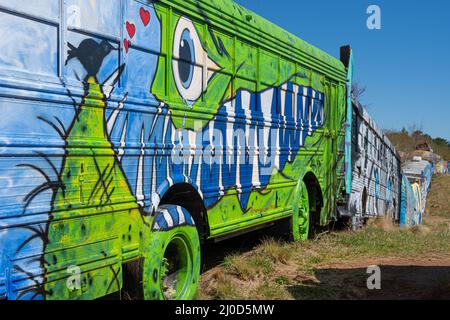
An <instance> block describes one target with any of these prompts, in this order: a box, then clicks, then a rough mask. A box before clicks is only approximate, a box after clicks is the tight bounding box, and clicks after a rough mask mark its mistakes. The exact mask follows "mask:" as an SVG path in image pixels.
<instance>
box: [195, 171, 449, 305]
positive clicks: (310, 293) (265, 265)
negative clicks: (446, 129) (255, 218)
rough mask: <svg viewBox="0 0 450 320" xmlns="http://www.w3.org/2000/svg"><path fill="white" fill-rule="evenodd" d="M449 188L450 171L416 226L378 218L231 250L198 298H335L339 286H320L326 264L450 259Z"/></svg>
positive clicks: (436, 184) (437, 181)
mask: <svg viewBox="0 0 450 320" xmlns="http://www.w3.org/2000/svg"><path fill="white" fill-rule="evenodd" d="M449 187H450V176H447V177H438V178H436V179H435V181H434V186H433V189H432V193H431V195H430V198H429V200H428V206H429V213H430V214H429V215H426V216H425V217H424V224H423V225H422V226H419V227H416V228H412V229H408V230H405V229H400V228H398V227H397V226H395V225H393V224H392V223H391V222H390V221H388V220H385V219H375V220H371V221H370V222H369V223H368V225H367V226H366V228H365V229H364V230H361V231H358V232H333V233H330V234H326V235H324V236H322V237H321V238H320V239H319V240H317V241H309V242H301V243H300V242H299V243H283V242H280V241H278V240H274V239H271V238H267V239H264V240H263V241H262V242H261V243H260V244H259V245H257V246H256V247H255V248H254V250H252V251H250V252H247V253H244V254H239V253H235V254H232V255H229V256H227V257H226V258H225V259H224V261H223V263H222V264H221V265H220V266H219V267H216V268H214V269H211V270H209V271H208V272H207V273H205V274H204V275H203V276H202V281H201V294H200V297H199V298H200V299H321V298H324V299H333V298H336V297H337V294H338V291H339V290H336V288H335V287H333V286H330V287H323V286H318V283H319V282H320V281H319V279H318V278H317V270H319V269H321V268H326V267H328V266H331V265H342V264H347V263H350V262H352V261H353V262H355V261H359V262H361V263H362V264H364V263H369V262H370V261H372V260H373V259H384V258H395V259H404V260H405V259H406V261H407V260H408V259H412V258H418V257H419V258H423V257H425V256H427V257H429V256H433V257H434V256H437V257H442V256H443V257H447V258H449V256H450V203H449V197H448V196H447V195H448V191H449V190H450V189H449ZM329 281H330V282H331V283H332V282H333V280H332V279H331V280H329ZM356 291H357V290H356V289H355V292H356ZM355 298H358V295H357V294H356V293H355Z"/></svg>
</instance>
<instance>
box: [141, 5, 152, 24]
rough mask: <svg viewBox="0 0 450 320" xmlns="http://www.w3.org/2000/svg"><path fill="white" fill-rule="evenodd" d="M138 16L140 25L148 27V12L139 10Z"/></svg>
mask: <svg viewBox="0 0 450 320" xmlns="http://www.w3.org/2000/svg"><path fill="white" fill-rule="evenodd" d="M140 14H141V20H142V23H143V24H144V26H148V24H149V23H150V11H148V10H145V9H144V8H141V10H140Z"/></svg>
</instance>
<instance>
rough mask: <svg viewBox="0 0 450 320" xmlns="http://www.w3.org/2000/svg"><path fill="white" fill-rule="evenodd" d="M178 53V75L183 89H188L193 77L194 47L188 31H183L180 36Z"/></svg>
mask: <svg viewBox="0 0 450 320" xmlns="http://www.w3.org/2000/svg"><path fill="white" fill-rule="evenodd" d="M179 52H180V61H179V63H178V73H179V75H180V80H181V83H182V85H183V87H184V88H185V89H189V87H190V86H191V83H192V78H193V77H194V65H195V47H194V41H193V40H192V37H191V32H190V31H189V30H188V29H184V31H183V34H182V35H181V41H180V48H179Z"/></svg>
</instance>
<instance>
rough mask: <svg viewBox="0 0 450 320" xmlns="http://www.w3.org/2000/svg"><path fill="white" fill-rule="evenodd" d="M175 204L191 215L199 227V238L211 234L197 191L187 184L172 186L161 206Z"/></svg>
mask: <svg viewBox="0 0 450 320" xmlns="http://www.w3.org/2000/svg"><path fill="white" fill-rule="evenodd" d="M163 204H173V205H177V206H180V207H183V208H185V209H186V210H187V211H189V213H190V214H191V216H192V218H193V219H194V221H195V225H196V226H197V229H198V233H199V237H200V239H201V240H203V239H205V238H206V237H207V236H208V234H209V227H208V222H207V215H206V208H205V205H204V203H203V200H202V198H201V197H200V194H199V193H198V192H197V190H196V189H195V188H194V187H193V186H191V185H190V184H187V183H180V184H176V185H174V186H172V187H171V188H170V189H169V190H167V192H166V193H165V194H164V196H163V198H162V199H161V202H160V205H163Z"/></svg>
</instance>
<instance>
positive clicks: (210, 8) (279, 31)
mask: <svg viewBox="0 0 450 320" xmlns="http://www.w3.org/2000/svg"><path fill="white" fill-rule="evenodd" d="M162 2H167V3H173V4H175V6H179V7H180V8H183V7H189V8H192V6H195V7H196V8H197V9H198V8H201V10H202V11H203V12H204V13H205V14H206V16H207V17H208V20H209V21H210V22H212V24H213V25H219V26H222V27H224V28H231V29H232V30H234V32H235V33H238V34H243V35H245V36H247V37H250V38H252V39H258V41H259V42H260V43H264V44H265V45H267V46H270V47H272V48H274V47H275V48H274V49H275V51H276V50H279V51H282V52H287V53H288V54H289V55H292V54H294V55H295V54H297V55H298V56H297V57H296V58H297V59H296V60H297V61H299V62H300V63H304V64H305V65H308V66H311V67H312V68H313V69H316V70H318V71H322V72H323V73H332V74H334V75H335V76H337V77H339V78H341V79H343V78H342V77H344V76H346V68H345V66H344V64H343V63H342V62H341V61H340V60H339V59H337V58H335V57H333V56H332V55H330V54H328V53H326V52H324V51H322V50H320V49H318V48H316V47H315V46H313V45H311V44H309V43H307V42H306V41H304V40H302V39H300V38H299V37H297V36H295V35H293V34H292V33H290V32H288V31H286V30H284V29H283V28H281V27H279V26H278V25H276V24H274V23H272V22H270V21H268V20H267V19H265V18H263V17H261V16H259V15H257V14H255V13H254V12H252V11H250V10H248V9H246V8H244V7H243V6H241V5H239V4H237V3H236V2H234V1H233V0H171V1H168V0H162ZM192 9H193V8H192ZM277 45H278V47H279V48H278V49H277V48H276V46H277ZM343 80H344V79H343Z"/></svg>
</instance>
